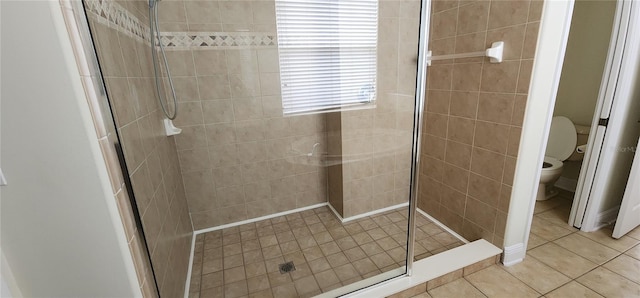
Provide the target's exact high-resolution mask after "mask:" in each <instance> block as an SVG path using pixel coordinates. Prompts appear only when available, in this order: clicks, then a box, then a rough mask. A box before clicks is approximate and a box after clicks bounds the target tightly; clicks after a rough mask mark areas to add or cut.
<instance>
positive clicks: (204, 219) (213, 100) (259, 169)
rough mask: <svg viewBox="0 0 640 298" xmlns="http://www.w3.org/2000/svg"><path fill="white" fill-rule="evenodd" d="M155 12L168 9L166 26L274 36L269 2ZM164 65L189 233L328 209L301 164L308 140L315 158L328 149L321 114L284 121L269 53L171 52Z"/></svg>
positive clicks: (318, 172) (315, 166) (318, 174)
mask: <svg viewBox="0 0 640 298" xmlns="http://www.w3.org/2000/svg"><path fill="white" fill-rule="evenodd" d="M160 5H161V6H160V9H161V11H163V10H164V11H173V12H174V14H173V15H171V16H169V15H166V14H168V12H167V13H165V14H162V15H161V16H160V17H161V22H163V24H164V28H166V29H175V30H186V29H185V28H188V29H191V30H196V31H197V30H205V29H206V30H221V29H222V30H225V31H243V30H251V31H263V30H267V31H265V32H271V33H273V34H275V8H274V6H273V5H274V2H273V1H268V2H267V1H259V2H251V1H232V2H230V1H184V2H180V1H178V2H161V4H160ZM174 6H176V7H174ZM181 11H186V14H185V15H182V14H181V13H180V12H181ZM204 11H209V12H211V13H207V14H206V15H205V14H203V12H204ZM169 21H171V22H169ZM207 22H215V23H207ZM221 22H222V23H221ZM185 26H186V27H185ZM194 28H198V29H194ZM167 58H168V59H169V65H170V69H171V74H172V77H173V78H174V82H175V87H176V91H177V96H178V100H179V101H180V104H179V113H178V117H177V118H176V120H175V121H174V123H175V125H176V126H179V127H180V128H182V129H183V132H182V134H180V135H178V136H177V137H176V144H177V149H178V157H179V160H180V168H181V171H182V176H183V179H184V185H185V190H186V196H187V200H188V202H189V203H188V205H189V211H190V212H191V217H192V220H193V225H194V228H195V229H203V228H209V227H214V226H218V225H221V224H226V223H231V222H237V221H241V220H245V219H249V218H256V217H260V216H264V215H269V214H273V213H277V212H282V211H287V210H291V209H295V208H301V207H306V206H311V205H314V204H317V203H323V202H326V198H327V195H326V191H327V187H326V185H327V182H326V177H327V175H326V167H324V166H322V165H320V163H319V162H320V160H319V158H318V157H312V158H307V157H306V154H307V153H310V152H311V151H312V148H313V145H314V144H315V143H320V145H319V146H318V147H317V148H316V154H320V153H322V152H326V129H325V116H324V115H305V116H291V117H283V116H282V104H281V98H280V80H279V78H280V73H279V72H280V69H279V63H278V51H277V48H276V47H275V46H260V47H235V48H233V47H228V48H226V49H218V48H206V49H200V48H177V49H173V50H171V51H168V52H167Z"/></svg>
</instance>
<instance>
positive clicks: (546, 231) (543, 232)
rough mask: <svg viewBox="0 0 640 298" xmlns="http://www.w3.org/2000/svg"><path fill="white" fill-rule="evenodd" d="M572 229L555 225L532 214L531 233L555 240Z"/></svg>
mask: <svg viewBox="0 0 640 298" xmlns="http://www.w3.org/2000/svg"><path fill="white" fill-rule="evenodd" d="M572 232H573V231H572V230H570V229H568V228H565V227H563V226H559V225H555V224H553V223H551V222H549V221H547V220H544V219H542V218H540V217H537V216H534V217H533V221H532V222H531V233H533V234H536V236H539V237H541V238H543V239H546V240H556V239H558V238H560V237H564V236H567V235H569V234H571V233H572Z"/></svg>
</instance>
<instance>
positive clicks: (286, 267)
mask: <svg viewBox="0 0 640 298" xmlns="http://www.w3.org/2000/svg"><path fill="white" fill-rule="evenodd" d="M278 268H280V273H281V274H285V273H288V272H291V271H296V265H293V262H286V263H283V264H280V265H278Z"/></svg>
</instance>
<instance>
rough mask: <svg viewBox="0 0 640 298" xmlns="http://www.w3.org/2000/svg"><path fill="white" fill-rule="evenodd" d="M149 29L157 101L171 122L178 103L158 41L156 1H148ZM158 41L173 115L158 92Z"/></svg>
mask: <svg viewBox="0 0 640 298" xmlns="http://www.w3.org/2000/svg"><path fill="white" fill-rule="evenodd" d="M149 28H150V30H151V32H150V33H151V34H150V35H151V58H152V60H153V73H154V75H155V80H156V92H157V93H158V101H159V102H160V107H161V108H162V112H163V113H164V115H165V116H166V117H167V118H169V119H170V120H173V119H175V118H176V116H177V115H178V101H177V99H176V90H175V88H174V87H173V79H171V72H169V63H167V55H166V54H165V52H164V46H163V45H162V42H161V41H160V28H159V27H158V1H157V0H150V1H149ZM156 40H157V41H158V46H159V47H160V53H161V54H162V59H163V61H164V68H165V70H166V71H167V77H168V79H169V87H170V88H171V95H172V98H173V113H171V114H170V113H169V107H168V103H166V105H167V106H165V101H164V100H162V92H160V75H159V74H158V72H159V70H158V68H160V67H159V65H158V53H157V51H156V48H155V42H156Z"/></svg>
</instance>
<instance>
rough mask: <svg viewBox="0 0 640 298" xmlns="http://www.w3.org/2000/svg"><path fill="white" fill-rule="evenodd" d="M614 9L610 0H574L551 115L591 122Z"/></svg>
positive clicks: (582, 123) (585, 122)
mask: <svg viewBox="0 0 640 298" xmlns="http://www.w3.org/2000/svg"><path fill="white" fill-rule="evenodd" d="M615 12H616V1H613V0H606V1H593V0H578V1H576V3H575V7H574V10H573V17H572V19H571V31H570V32H569V41H568V43H567V53H566V55H565V58H564V64H563V66H562V76H561V77H560V86H559V88H558V98H557V101H556V104H555V110H554V113H553V114H554V115H556V116H565V117H568V118H569V119H571V121H573V122H574V123H576V124H580V125H587V126H588V125H591V120H592V119H593V113H594V111H595V108H596V103H597V101H598V92H599V90H600V82H601V80H602V72H603V71H604V64H605V61H606V59H607V52H608V50H609V39H610V38H611V30H612V26H613V17H614V15H615Z"/></svg>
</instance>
